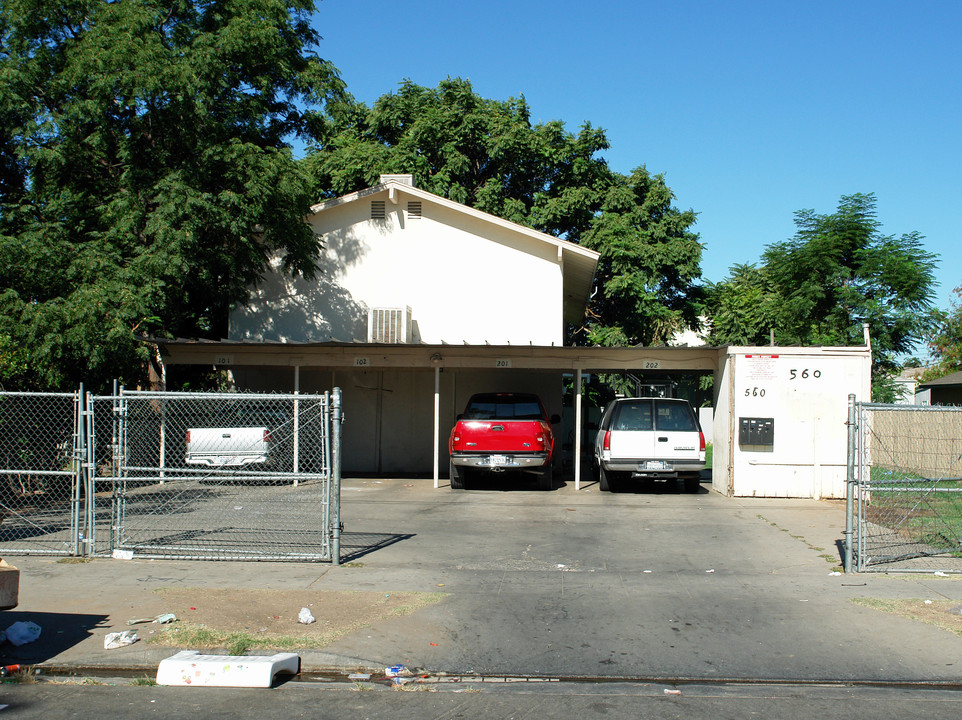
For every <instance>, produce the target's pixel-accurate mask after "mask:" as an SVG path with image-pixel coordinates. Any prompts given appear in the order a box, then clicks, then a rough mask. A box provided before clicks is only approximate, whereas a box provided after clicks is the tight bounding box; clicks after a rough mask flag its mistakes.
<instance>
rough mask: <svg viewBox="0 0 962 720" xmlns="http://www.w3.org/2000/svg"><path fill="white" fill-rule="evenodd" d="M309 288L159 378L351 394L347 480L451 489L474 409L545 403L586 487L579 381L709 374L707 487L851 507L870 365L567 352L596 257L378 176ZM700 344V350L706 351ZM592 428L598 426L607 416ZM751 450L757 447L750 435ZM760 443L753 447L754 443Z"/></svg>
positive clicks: (197, 348) (350, 201)
mask: <svg viewBox="0 0 962 720" xmlns="http://www.w3.org/2000/svg"><path fill="white" fill-rule="evenodd" d="M307 221H308V222H310V224H311V226H312V227H313V228H314V231H315V233H316V234H317V236H318V237H319V238H320V240H321V242H322V243H323V246H324V253H323V258H322V261H321V262H320V264H319V265H320V271H319V274H318V276H317V278H316V279H314V280H310V281H308V280H305V279H303V278H299V279H296V280H295V279H291V278H290V277H289V276H285V275H284V274H283V273H281V272H280V271H279V265H280V261H278V263H277V266H275V272H272V273H269V274H268V276H267V277H265V278H264V280H263V282H262V283H261V284H260V285H259V287H257V288H256V289H255V291H254V293H253V295H252V298H251V300H250V302H249V303H248V304H247V305H246V306H244V307H239V308H237V309H236V310H235V311H234V312H233V313H232V315H231V317H230V335H229V337H228V338H227V339H225V340H221V341H211V340H176V341H166V340H157V341H156V343H157V345H158V347H160V349H161V355H162V356H163V362H164V364H165V365H177V364H200V365H214V366H215V367H219V368H222V369H226V370H228V371H229V372H230V373H231V375H232V377H233V379H234V382H235V384H236V386H237V387H238V388H241V389H245V390H253V391H262V392H263V391H267V392H270V391H281V392H290V391H291V390H294V391H299V392H324V391H327V390H330V389H332V388H334V387H339V388H341V391H342V395H343V404H344V408H345V417H346V422H345V424H344V425H343V428H342V443H343V460H342V467H343V469H344V471H345V472H348V473H371V474H392V475H402V474H411V475H421V476H424V475H433V477H434V481H435V483H436V484H438V480H439V478H440V477H444V476H446V475H447V470H448V456H447V436H448V433H449V431H450V429H451V427H452V426H453V425H454V422H455V418H456V416H457V414H458V413H459V412H461V411H462V410H463V408H464V405H465V403H466V402H467V400H468V398H469V397H470V395H472V394H473V393H475V392H498V391H501V392H516V391H524V392H535V393H537V394H538V395H540V396H541V398H542V400H543V401H544V403H545V406H546V408H547V410H548V412H549V414H559V415H561V414H564V408H563V407H562V405H563V390H562V388H563V378H564V376H565V375H567V376H568V377H569V382H573V387H574V388H578V389H579V391H578V392H576V393H575V394H574V399H573V407H571V408H570V411H569V412H568V413H567V414H566V416H567V418H568V423H567V425H563V426H559V427H558V428H556V436H557V437H559V442H560V444H561V446H562V448H561V449H562V452H559V453H557V456H558V460H557V462H558V463H559V464H560V462H561V458H562V457H567V459H568V461H569V462H570V463H571V466H570V468H569V470H568V473H569V474H568V475H567V476H565V475H564V474H562V473H559V472H558V470H559V467H558V466H556V468H555V473H556V474H555V477H556V478H559V477H561V478H562V479H564V480H565V481H568V480H574V485H575V488H578V487H580V483H581V482H584V481H587V480H589V479H590V466H586V465H583V464H578V463H576V462H574V459H575V458H579V457H583V456H582V454H581V450H582V449H583V448H584V447H585V446H586V445H587V444H588V443H589V442H590V438H591V435H592V433H591V429H590V427H589V423H588V421H587V418H589V417H590V413H588V412H585V411H584V409H583V405H582V395H581V390H580V388H581V387H582V383H581V380H582V378H583V376H584V374H585V373H599V372H601V373H603V372H623V371H629V372H638V373H661V374H665V375H671V374H675V375H681V374H685V375H691V374H710V375H713V377H714V395H715V398H714V400H715V402H714V406H715V412H714V415H713V417H711V419H710V420H709V419H708V418H709V416H707V415H706V416H705V420H706V423H707V422H710V423H711V433H710V434H711V436H712V440H713V443H714V463H713V473H712V482H713V484H714V487H715V489H716V490H718V491H719V492H722V493H725V494H728V495H748V496H752V495H754V496H769V497H842V496H844V492H845V467H844V466H845V450H846V445H847V433H846V429H845V422H846V419H847V401H848V395H849V394H850V393H851V394H855V395H857V397H858V399H859V400H867V399H868V398H869V393H870V384H871V348H870V346H869V338H868V337H867V336H866V342H865V345H864V346H859V347H851V348H775V347H765V348H744V347H739V348H732V347H720V348H719V347H706V346H704V345H701V344H700V342H701V341H700V340H699V339H698V338H697V337H696V336H692V337H690V338H688V337H679V338H676V341H675V342H676V344H684V345H687V346H686V347H667V346H663V347H627V348H601V347H564V345H563V341H564V334H565V324H566V323H573V324H578V323H581V322H583V320H584V313H585V308H586V305H587V302H588V297H589V293H590V292H591V289H592V285H593V280H594V272H595V268H596V265H597V262H598V258H599V254H598V253H596V252H594V251H592V250H589V249H587V248H584V247H581V246H579V245H576V244H573V243H569V242H566V241H564V240H561V239H558V238H555V237H552V236H550V235H546V234H544V233H540V232H537V231H535V230H532V229H530V228H527V227H524V226H521V225H517V224H515V223H512V222H509V221H506V220H503V219H501V218H498V217H495V216H492V215H489V214H487V213H483V212H480V211H478V210H474V209H472V208H469V207H467V206H464V205H461V204H459V203H455V202H452V201H450V200H447V199H445V198H442V197H439V196H437V195H434V194H432V193H429V192H426V191H423V190H420V189H418V188H416V187H414V186H413V185H412V184H411V178H410V176H384V177H382V178H381V182H380V183H379V184H378V185H376V186H374V187H371V188H367V189H364V190H361V191H359V192H356V193H351V194H349V195H346V196H344V197H340V198H336V199H333V200H328V201H326V202H323V203H320V204H318V205H315V206H314V207H313V208H312V211H311V214H310V216H309V217H308V218H307ZM696 345H697V346H696ZM596 414H597V413H596ZM746 433H747V434H746ZM757 433H760V434H757Z"/></svg>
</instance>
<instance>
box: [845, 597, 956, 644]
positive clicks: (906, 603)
mask: <svg viewBox="0 0 962 720" xmlns="http://www.w3.org/2000/svg"><path fill="white" fill-rule="evenodd" d="M851 602H852V603H853V604H854V605H858V606H859V607H865V608H869V609H871V610H876V611H878V612H884V613H887V614H889V615H897V616H898V617H902V618H907V619H909V620H918V621H919V622H924V623H926V624H928V625H934V626H935V627H937V628H941V629H942V630H947V631H948V632H951V633H954V634H956V635H958V636H959V637H962V612H959V611H958V610H955V609H956V608H959V606H960V604H959V603H958V602H957V601H955V600H932V601H930V602H929V603H928V604H926V602H925V600H920V599H918V598H909V599H882V598H866V597H858V598H852V599H851Z"/></svg>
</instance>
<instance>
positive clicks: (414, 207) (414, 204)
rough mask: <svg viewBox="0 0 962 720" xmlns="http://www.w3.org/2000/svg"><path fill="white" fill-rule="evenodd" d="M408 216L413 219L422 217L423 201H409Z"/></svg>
mask: <svg viewBox="0 0 962 720" xmlns="http://www.w3.org/2000/svg"><path fill="white" fill-rule="evenodd" d="M408 217H409V218H411V219H412V220H417V219H418V218H419V217H421V201H420V200H412V201H411V202H409V203H408Z"/></svg>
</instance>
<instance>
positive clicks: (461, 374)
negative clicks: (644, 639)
mask: <svg viewBox="0 0 962 720" xmlns="http://www.w3.org/2000/svg"><path fill="white" fill-rule="evenodd" d="M151 342H152V343H153V344H155V345H156V346H157V347H158V349H159V358H160V362H159V363H158V367H157V368H155V370H156V378H157V380H158V383H160V384H163V378H164V377H165V376H166V372H167V368H168V367H170V366H177V365H206V366H212V367H215V368H218V369H222V370H228V371H230V372H231V374H232V377H233V379H234V382H235V385H236V386H237V387H239V388H244V389H252V390H258V391H284V392H290V391H291V389H293V390H294V392H304V391H307V390H310V391H312V392H315V391H318V390H323V389H329V388H331V387H334V386H335V385H337V386H341V385H342V384H343V382H344V380H345V379H353V380H356V379H357V378H359V377H364V378H376V381H377V384H376V385H375V384H374V383H368V384H370V385H372V386H371V387H363V388H362V389H363V390H366V391H367V390H370V391H371V393H369V395H370V396H371V398H373V399H371V400H370V401H367V400H365V402H366V403H367V405H368V406H369V407H366V408H365V410H364V411H365V412H368V413H369V414H368V415H367V416H366V417H375V418H377V424H376V425H375V427H373V428H372V429H371V431H370V433H368V434H367V435H363V437H362V436H360V435H359V440H358V442H361V441H366V440H367V438H368V436H369V435H370V436H371V437H372V438H373V442H374V443H375V445H374V449H375V451H376V452H377V451H379V450H380V448H381V447H382V445H383V443H384V439H385V437H386V436H387V434H388V433H387V431H385V432H384V433H383V435H382V436H381V437H380V439H378V438H379V434H380V433H381V429H380V418H381V416H382V414H383V409H384V403H383V402H382V398H383V397H385V393H384V392H382V391H383V390H384V389H383V388H382V387H381V385H380V382H381V380H380V379H381V378H383V377H385V376H386V374H390V377H392V378H394V379H395V381H396V388H395V389H396V390H397V394H396V395H394V394H392V393H393V392H394V390H390V391H388V395H386V397H388V398H389V399H390V400H391V402H394V403H395V406H397V405H399V404H402V405H404V409H405V411H406V412H411V408H410V407H409V406H412V405H417V407H418V408H419V409H420V410H419V411H418V413H419V414H417V415H416V416H410V415H409V416H407V417H408V420H407V422H406V423H405V426H404V427H396V428H391V429H390V430H391V431H392V432H393V431H395V430H396V431H397V432H398V433H399V434H400V435H401V436H402V437H406V438H413V437H417V438H418V442H419V443H421V444H420V447H422V448H423V449H424V450H425V452H427V453H428V454H430V455H431V457H425V458H424V466H425V467H427V466H428V465H429V464H430V466H431V468H432V474H433V479H434V485H435V487H439V484H440V483H439V479H440V474H441V473H440V471H441V464H442V453H443V452H444V450H443V448H444V446H445V445H446V439H447V438H446V433H447V430H448V427H450V425H453V422H450V424H449V423H448V422H445V418H446V419H447V420H448V421H451V420H452V418H453V414H454V412H456V411H455V410H454V404H455V403H454V402H452V399H456V398H457V397H458V393H461V394H462V395H464V394H465V393H466V392H467V389H466V388H467V387H469V386H470V385H471V384H472V383H474V384H475V385H480V383H482V382H483V383H484V384H485V387H486V389H489V390H490V389H492V388H495V389H505V390H508V389H511V388H510V387H508V385H510V383H512V382H513V383H516V384H517V383H522V382H523V383H525V384H526V386H528V387H530V386H531V384H532V383H534V384H535V385H536V386H538V383H541V385H540V386H539V387H549V388H550V387H556V388H558V391H557V393H556V394H557V397H551V396H548V394H547V392H546V391H542V397H543V399H544V400H545V404H546V405H547V406H548V410H549V412H552V413H553V412H560V410H561V404H562V398H561V392H560V378H561V375H562V374H570V375H572V376H573V378H574V384H575V388H577V389H578V392H576V393H575V394H574V423H575V427H574V438H573V439H574V447H573V457H574V458H580V457H581V451H582V447H581V445H582V437H583V435H584V434H583V427H582V425H583V418H584V412H583V394H584V387H583V386H584V377H585V375H586V374H587V373H597V372H621V371H638V372H642V373H644V372H648V373H652V372H657V373H691V374H702V373H712V374H713V376H714V380H715V382H714V406H715V418H714V425H713V428H712V430H713V436H714V438H715V452H714V455H713V468H712V470H713V473H712V476H713V480H712V482H713V485H714V487H715V489H716V490H719V491H720V492H723V493H724V494H727V495H756V496H776V497H844V491H845V487H844V475H845V449H846V442H847V441H846V433H845V426H844V423H845V421H846V418H847V397H848V395H849V394H855V395H857V397H858V398H859V399H868V397H869V392H870V384H871V348H870V346H869V343H868V338H866V344H865V345H864V346H858V347H845V348H826V347H816V348H797V347H793V348H783V347H762V348H751V347H705V346H700V347H623V348H606V347H559V346H550V347H545V346H531V345H528V346H525V345H507V346H505V345H501V346H492V345H425V344H365V343H337V342H327V343H291V342H288V343H281V342H249V341H233V340H222V341H205V340H182V339H178V340H161V339H153V340H151ZM307 376H309V377H310V382H309V383H308V384H307V385H305V378H306V377H307ZM453 378H461V383H460V386H459V387H458V388H457V389H456V390H454V389H452V388H454V387H455V386H454V385H453V383H454V382H455V381H454V380H453ZM502 379H503V381H504V382H503V384H502ZM555 379H557V380H559V383H558V385H553V383H554V381H555ZM465 380H467V382H465ZM432 381H433V382H432ZM365 382H366V381H365ZM363 384H364V383H363V382H362V383H358V386H359V387H360V386H362V385H363ZM402 394H403V397H402ZM442 395H443V396H444V397H445V398H448V402H446V403H445V407H443V408H442ZM357 412H358V411H357V409H355V410H354V413H355V416H356V415H357ZM351 413H352V408H351V403H350V400H349V399H348V398H347V396H346V398H345V415H346V416H347V417H348V418H350V417H351ZM749 415H750V416H751V417H748V416H749ZM836 416H837V417H836ZM412 417H413V419H411V418H412ZM836 425H837V426H838V427H836ZM361 429H362V430H367V428H364V427H362V428H361ZM749 431H751V432H752V433H755V432H756V431H758V432H762V434H761V435H757V436H756V435H755V434H749ZM836 431H837V432H836ZM428 433H430V437H429V438H425V437H424V436H425V435H426V434H428ZM775 437H778V438H779V442H778V443H776V442H775V439H774V438H775ZM799 438H801V439H803V440H804V443H803V444H802V445H800V444H799V442H798V441H797V440H798V439H799ZM422 441H423V443H422ZM409 444H410V443H409ZM408 449H409V448H407V447H400V448H399V447H394V448H392V450H393V451H394V452H396V453H403V452H405V451H407V450H408ZM348 452H350V450H349V449H348V448H346V449H345V454H347V453H348ZM357 452H361V453H363V452H366V449H365V448H360V449H358V450H357ZM839 453H840V454H841V457H839ZM829 456H830V457H829ZM741 476H744V477H745V478H746V480H747V481H748V484H743V485H740V484H739V482H738V481H737V480H738V477H741ZM573 479H574V484H575V489H576V490H578V489H580V487H581V480H582V468H581V463H580V462H574V478H573Z"/></svg>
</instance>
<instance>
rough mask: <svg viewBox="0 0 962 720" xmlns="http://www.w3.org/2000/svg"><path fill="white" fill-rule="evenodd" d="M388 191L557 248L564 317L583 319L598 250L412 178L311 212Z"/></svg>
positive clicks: (392, 180) (389, 178) (387, 179)
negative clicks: (493, 212)
mask: <svg viewBox="0 0 962 720" xmlns="http://www.w3.org/2000/svg"><path fill="white" fill-rule="evenodd" d="M385 190H387V191H388V197H389V199H390V200H391V202H392V203H396V202H399V200H398V197H399V196H400V195H401V194H404V195H408V196H411V197H412V198H415V199H418V200H421V201H422V202H424V203H434V204H435V205H438V206H441V207H444V208H447V209H449V210H453V211H456V212H459V213H463V214H464V215H466V216H469V217H472V218H476V219H480V220H482V221H484V222H489V223H491V224H493V225H499V226H501V227H503V228H507V229H509V230H512V231H514V232H517V233H519V234H521V235H524V236H527V237H529V238H533V239H535V240H537V241H539V242H543V243H545V244H546V245H550V246H553V247H554V248H556V250H557V253H558V260H559V261H560V262H561V265H562V271H563V273H564V280H563V293H564V315H565V317H566V318H581V317H583V315H584V309H585V306H586V305H587V304H588V295H589V293H590V292H591V288H592V284H593V282H594V276H595V268H596V267H597V265H598V258H599V257H601V253H599V252H596V251H595V250H589V249H588V248H586V247H582V246H581V245H578V244H576V243H573V242H568V241H567V240H561V239H559V238H556V237H554V236H553V235H548V234H547V233H543V232H539V231H537V230H532V229H531V228H529V227H526V226H524V225H520V224H518V223H515V222H511V221H510V220H505V219H504V218H500V217H497V216H496V215H491V214H490V213H486V212H483V211H481V210H476V209H475V208H472V207H468V206H467V205H462V204H461V203H458V202H455V201H453V200H449V199H447V198H444V197H441V196H440V195H435V194H434V193H431V192H428V191H427V190H421V189H420V188H417V187H415V186H414V185H412V184H411V180H410V176H405V175H384V176H381V182H380V183H379V184H378V185H375V186H374V187H369V188H365V189H364V190H358V191H357V192H353V193H349V194H347V195H344V196H342V197H339V198H334V199H332V200H325V201H324V202H320V203H318V204H316V205H314V206H312V207H311V213H312V214H319V213H323V212H324V211H325V210H330V209H331V208H335V207H338V206H340V205H344V204H346V203H352V202H356V201H358V200H361V199H363V198H366V197H369V196H370V195H374V194H376V193H380V192H384V191H385Z"/></svg>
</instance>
